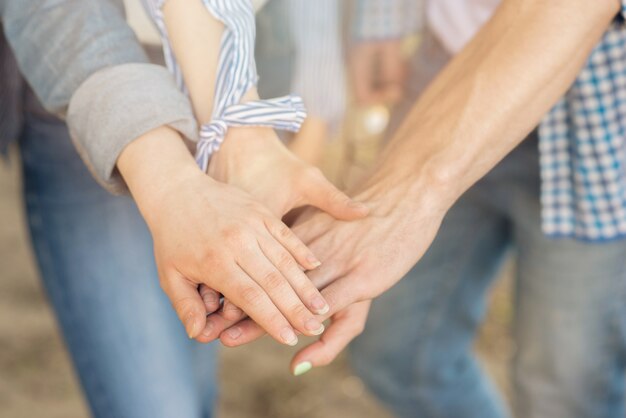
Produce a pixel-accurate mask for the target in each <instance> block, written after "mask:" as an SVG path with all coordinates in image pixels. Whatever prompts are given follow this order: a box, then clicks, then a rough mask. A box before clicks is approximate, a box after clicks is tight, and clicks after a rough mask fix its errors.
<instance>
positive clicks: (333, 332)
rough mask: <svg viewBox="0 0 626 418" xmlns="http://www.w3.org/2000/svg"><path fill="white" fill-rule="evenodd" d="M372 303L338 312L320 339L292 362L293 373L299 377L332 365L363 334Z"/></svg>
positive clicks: (368, 302) (353, 306)
mask: <svg viewBox="0 0 626 418" xmlns="http://www.w3.org/2000/svg"><path fill="white" fill-rule="evenodd" d="M370 304H371V301H370V300H366V301H363V302H358V303H355V304H354V305H350V306H348V307H347V308H345V309H344V310H343V311H340V312H338V313H337V314H336V315H335V316H333V318H332V323H331V324H330V325H329V326H328V327H327V328H326V331H324V333H323V334H322V336H321V337H320V339H319V340H318V341H316V342H314V343H312V344H309V345H308V346H306V347H305V348H303V349H302V350H300V351H298V353H297V354H296V355H295V356H294V357H293V359H292V360H291V371H292V373H293V374H294V375H295V376H299V375H301V374H304V373H306V372H308V371H309V370H311V369H312V368H313V367H321V366H326V365H328V364H330V363H331V362H332V361H333V360H334V359H335V358H336V357H337V356H338V355H339V353H341V352H342V351H343V350H344V349H345V348H346V347H347V346H348V344H350V342H351V341H352V340H353V339H354V338H355V337H357V336H358V335H360V334H361V332H363V329H364V328H365V321H366V320H367V314H368V312H369V308H370Z"/></svg>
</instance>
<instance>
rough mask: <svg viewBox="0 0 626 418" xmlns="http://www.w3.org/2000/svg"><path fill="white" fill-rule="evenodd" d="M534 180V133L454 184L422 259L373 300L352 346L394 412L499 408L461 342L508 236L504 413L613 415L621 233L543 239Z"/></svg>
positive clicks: (480, 310)
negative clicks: (464, 184) (465, 184)
mask: <svg viewBox="0 0 626 418" xmlns="http://www.w3.org/2000/svg"><path fill="white" fill-rule="evenodd" d="M539 185H540V180H539V166H538V151H537V139H536V136H535V135H534V134H533V135H531V137H530V138H528V139H527V140H526V141H525V142H524V143H522V145H521V146H519V147H518V149H516V150H515V151H513V153H512V154H510V155H509V156H508V157H507V158H506V159H505V160H503V161H502V162H501V163H500V164H499V165H498V166H497V167H496V168H495V169H494V170H493V171H492V172H491V173H490V174H488V175H487V176H486V177H485V178H484V179H483V180H481V181H480V182H479V183H477V184H476V185H475V186H474V187H473V188H471V189H470V190H469V191H468V192H467V193H465V195H464V196H463V197H462V198H461V199H460V200H459V201H458V202H457V203H456V205H455V206H454V207H453V208H452V209H451V210H450V212H449V213H448V215H447V216H446V218H445V220H444V222H443V224H442V226H441V229H440V232H439V234H438V236H437V238H436V239H435V241H434V243H433V245H432V247H431V248H430V249H429V250H428V251H427V253H426V255H425V256H424V257H423V258H422V260H421V261H419V262H418V263H417V265H416V266H415V267H414V268H413V269H412V271H411V272H410V273H409V274H408V275H407V276H406V277H405V278H404V279H403V280H402V281H400V283H399V284H397V285H396V286H395V287H394V288H392V289H391V290H389V291H388V292H387V293H385V294H384V295H382V296H381V297H379V298H378V299H376V300H375V301H374V303H373V305H372V309H371V313H370V317H369V320H368V323H367V325H366V329H365V332H364V333H363V334H362V336H361V337H359V338H358V339H357V340H355V342H354V343H353V345H352V347H351V354H352V356H351V357H352V361H353V365H354V367H355V369H356V371H357V372H358V373H359V374H360V376H361V377H362V378H363V379H364V380H365V382H366V383H367V384H368V386H369V387H370V388H371V389H372V390H373V392H374V393H375V394H376V395H378V396H379V397H380V399H382V400H383V401H384V402H385V403H386V404H387V405H388V406H389V407H390V408H391V410H392V411H393V412H395V413H396V414H397V415H398V416H400V417H419V418H431V417H446V418H458V417H462V418H503V417H508V416H509V415H510V412H509V411H508V408H507V406H506V405H505V404H504V402H503V401H502V400H501V398H500V397H499V394H498V392H497V391H496V390H495V388H494V386H493V385H492V383H491V382H490V381H489V379H488V378H487V377H486V376H485V375H484V373H483V372H482V370H481V367H480V365H479V363H478V362H477V361H476V359H475V357H474V353H473V349H472V348H473V347H472V346H473V340H474V337H475V334H476V329H477V327H478V326H479V324H480V322H481V320H482V319H483V316H484V313H485V305H486V302H485V297H486V294H487V292H488V290H489V288H490V286H491V285H492V283H493V281H494V278H495V277H496V273H497V271H498V267H499V266H500V264H501V261H502V259H503V256H504V255H505V254H506V253H507V250H508V249H509V248H511V247H512V248H513V249H514V251H515V253H516V260H517V263H516V274H515V315H514V340H515V346H516V349H515V355H514V359H513V367H512V371H513V373H512V374H513V387H514V395H515V403H514V405H515V406H514V409H515V415H516V416H517V417H519V418H609V417H610V418H622V417H624V412H625V411H624V361H625V360H626V358H625V357H624V354H625V348H626V339H625V336H626V297H625V292H624V288H625V284H626V241H624V240H622V241H614V242H609V243H602V244H592V243H584V242H579V241H575V240H569V239H549V238H546V237H545V236H544V235H543V233H542V232H541V230H540V203H539Z"/></svg>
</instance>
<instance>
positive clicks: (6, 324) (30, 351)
mask: <svg viewBox="0 0 626 418" xmlns="http://www.w3.org/2000/svg"><path fill="white" fill-rule="evenodd" d="M19 187H20V186H19V176H18V167H17V166H16V164H15V160H14V164H12V165H10V166H7V165H6V164H0V417H2V418H27V417H28V418H30V417H49V418H74V417H86V416H88V412H87V408H86V405H85V402H84V400H83V399H82V396H81V393H80V389H79V387H78V385H77V381H76V378H75V376H74V374H73V371H72V368H71V365H70V361H69V359H68V356H67V353H66V351H65V349H64V346H63V343H62V340H61V338H60V336H59V333H58V330H57V327H56V324H55V320H54V317H53V315H52V313H51V311H50V308H49V306H48V304H47V302H46V298H45V295H44V294H43V293H42V289H41V287H40V285H39V282H38V278H37V273H36V270H35V267H34V263H33V257H32V254H31V252H30V248H29V244H28V241H27V238H26V234H25V226H24V219H23V216H22V210H21V203H20V198H19ZM509 287H510V286H509V284H508V281H507V280H503V281H500V284H499V285H498V286H497V287H496V289H495V291H494V292H493V294H492V303H491V307H490V311H489V314H488V320H487V322H486V324H485V325H484V327H483V328H482V330H481V336H480V338H479V341H478V343H477V349H478V352H479V354H480V356H481V358H483V359H484V360H485V364H486V366H487V369H488V370H489V371H490V373H492V375H493V376H495V378H496V380H497V381H498V383H499V384H500V385H501V386H502V387H503V388H504V390H505V392H508V390H507V385H506V374H507V373H506V365H507V362H508V359H509V357H510V353H511V344H510V342H509V334H508V324H509V322H510V317H511V309H510V302H509V299H510V292H509ZM290 351H291V350H289V349H287V348H282V347H278V345H277V344H273V343H272V342H271V341H269V340H267V339H265V340H262V341H260V342H258V343H256V344H254V345H251V346H247V347H243V348H238V349H224V350H222V352H221V358H220V364H221V366H220V367H221V369H220V384H221V399H220V405H219V413H218V416H219V417H222V418H248V417H271V418H293V417H303V418H317V417H319V418H322V417H324V418H328V417H342V418H357V417H358V418H369V417H371V418H374V417H375V418H384V417H387V416H389V415H388V413H387V412H385V410H384V409H383V407H382V406H381V405H379V404H378V403H377V402H376V401H375V400H374V399H373V398H372V396H371V395H369V394H368V393H367V391H366V390H365V388H364V387H363V384H362V382H361V381H360V380H359V379H358V378H357V377H356V376H354V375H353V374H352V373H351V371H350V369H349V368H348V366H347V363H346V360H345V358H340V359H339V360H337V361H336V362H335V363H334V364H333V365H332V366H329V367H327V368H323V369H316V370H313V371H311V372H310V373H309V374H307V375H305V376H302V377H299V378H294V377H292V376H291V375H290V374H289V373H288V370H287V365H288V361H289V358H290Z"/></svg>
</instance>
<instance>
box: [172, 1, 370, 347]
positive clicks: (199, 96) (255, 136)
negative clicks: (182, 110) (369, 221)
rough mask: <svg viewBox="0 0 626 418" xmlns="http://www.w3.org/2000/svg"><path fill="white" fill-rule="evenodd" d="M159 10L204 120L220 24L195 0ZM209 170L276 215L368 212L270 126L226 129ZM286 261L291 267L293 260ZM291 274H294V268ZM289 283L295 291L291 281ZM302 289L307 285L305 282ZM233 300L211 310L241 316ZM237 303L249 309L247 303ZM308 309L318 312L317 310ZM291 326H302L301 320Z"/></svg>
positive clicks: (249, 96) (357, 214)
mask: <svg viewBox="0 0 626 418" xmlns="http://www.w3.org/2000/svg"><path fill="white" fill-rule="evenodd" d="M163 14H164V18H165V24H166V27H167V31H168V34H169V36H170V43H171V46H172V49H173V51H174V53H175V55H176V59H177V63H178V65H179V66H180V68H181V71H182V73H183V78H184V80H185V85H186V86H187V89H188V90H189V95H190V98H191V102H192V105H193V108H194V113H195V115H196V118H197V120H198V121H199V122H200V123H207V122H209V121H210V120H211V118H212V112H213V99H214V96H215V80H216V77H217V64H218V60H219V51H220V41H221V36H222V33H223V30H224V27H223V24H222V23H221V22H219V21H218V20H217V19H215V18H214V17H213V16H212V15H211V14H210V13H209V12H208V11H207V10H206V8H205V7H204V6H203V5H202V3H201V2H199V1H197V0H169V1H168V2H167V3H166V4H165V6H164V8H163ZM256 99H258V94H257V92H256V89H254V88H253V89H251V90H249V91H248V92H247V93H246V95H245V97H244V98H243V99H242V102H246V101H250V100H256ZM208 174H209V175H210V176H211V177H212V178H213V179H215V180H217V181H219V182H222V183H226V184H229V185H231V186H235V187H236V188H238V189H240V190H243V191H245V192H248V193H249V194H250V195H251V196H252V197H254V198H255V199H256V200H257V201H259V202H261V203H263V204H264V205H265V206H266V207H268V208H269V209H270V210H271V212H272V213H273V214H274V215H275V216H276V217H277V218H281V217H282V216H283V215H285V214H286V213H287V212H289V211H290V210H292V209H294V208H296V207H300V206H305V205H312V206H315V207H318V208H320V209H322V210H324V211H326V212H328V213H330V214H331V215H333V216H335V217H337V218H338V219H358V218H361V217H363V216H365V215H367V208H366V207H364V206H363V205H361V204H358V203H355V202H352V201H351V199H350V198H348V197H347V196H346V195H345V194H343V193H342V192H340V191H339V190H338V189H337V188H335V187H334V186H333V185H332V184H331V183H330V182H329V181H328V180H326V178H325V177H324V176H323V175H322V173H321V172H320V171H319V170H318V169H316V168H314V167H311V166H309V165H307V164H306V163H305V162H303V161H302V160H300V159H298V158H297V157H295V156H294V155H293V154H291V153H290V152H289V151H288V150H287V148H285V146H284V145H283V144H282V143H281V142H280V140H279V138H278V136H277V135H276V133H275V132H274V131H273V130H272V129H269V128H263V127H249V128H230V129H229V130H228V132H227V135H226V138H225V140H224V142H223V144H222V146H221V148H220V150H219V151H218V152H217V153H215V154H214V155H213V156H212V157H211V161H210V164H209V168H208ZM250 238H251V237H250ZM232 251H233V252H235V253H239V252H240V249H239V248H236V247H233V248H232ZM284 258H285V259H286V257H284ZM288 263H289V264H290V266H291V267H293V264H294V263H292V262H291V261H289V262H288ZM301 265H302V266H303V267H306V266H305V265H304V264H302V263H301ZM309 268H310V267H309ZM249 273H250V274H253V272H249ZM292 275H295V271H294V272H292ZM298 277H299V278H300V279H299V281H298V282H297V283H298V285H297V286H305V284H304V283H303V282H302V280H301V279H302V278H303V277H305V276H304V274H303V273H302V272H300V274H299V275H298ZM292 284H293V285H294V289H295V290H298V287H295V286H296V285H295V282H294V283H292ZM309 286H310V284H309ZM302 289H303V291H305V290H306V288H305V287H303V288H302ZM201 290H202V291H203V292H204V294H205V296H206V295H208V294H212V296H211V299H215V298H217V297H218V295H217V293H216V291H217V290H218V289H216V288H214V289H210V288H208V289H207V288H205V287H203V288H201ZM225 296H227V295H225ZM232 301H234V300H233V299H231V298H230V297H225V299H224V304H223V308H222V309H220V310H219V312H218V313H217V314H216V315H221V316H223V317H224V318H227V319H228V318H240V317H241V316H242V315H243V312H242V310H241V309H240V308H239V307H237V305H238V304H237V303H232ZM275 303H276V304H277V306H278V305H281V306H283V309H285V308H286V306H285V305H286V304H293V303H295V302H294V301H293V300H291V301H289V300H281V301H276V300H275ZM300 306H302V305H300ZM208 308H209V306H207V309H208ZM241 308H243V310H245V311H246V312H247V313H250V312H248V311H247V310H246V306H241ZM207 312H208V310H207ZM313 312H315V313H319V310H318V311H313ZM288 318H289V317H288ZM309 320H310V318H309ZM312 323H314V322H312ZM292 325H294V327H296V329H297V330H300V331H302V326H301V324H299V323H296V324H294V323H292ZM305 332H306V331H305ZM308 332H309V333H310V331H308ZM204 334H206V330H203V331H202V332H201V333H200V335H198V334H194V336H197V337H198V338H197V339H198V341H203V335H204Z"/></svg>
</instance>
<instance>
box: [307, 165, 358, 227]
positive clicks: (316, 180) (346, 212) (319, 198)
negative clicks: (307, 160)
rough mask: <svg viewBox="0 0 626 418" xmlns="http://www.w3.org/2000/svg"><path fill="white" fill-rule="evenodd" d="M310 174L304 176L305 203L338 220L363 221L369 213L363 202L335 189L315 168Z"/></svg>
mask: <svg viewBox="0 0 626 418" xmlns="http://www.w3.org/2000/svg"><path fill="white" fill-rule="evenodd" d="M309 173H310V174H308V175H307V176H304V177H303V179H302V180H301V181H303V182H305V184H304V185H303V187H302V190H305V191H306V192H305V193H304V203H306V204H309V205H311V206H315V207H316V208H319V209H321V210H323V211H324V212H326V213H328V214H329V215H331V216H333V217H334V218H336V219H341V220H345V221H352V220H355V219H361V218H363V217H365V216H367V214H368V213H369V208H368V207H367V206H365V205H364V204H363V203H361V202H357V201H354V200H352V199H350V198H349V197H348V196H347V195H346V194H345V193H343V192H342V191H341V190H339V189H338V188H337V187H335V186H334V185H333V184H332V183H331V182H330V181H328V179H327V178H326V177H324V175H323V174H322V172H321V171H320V170H319V169H317V168H314V169H312V170H311V171H309Z"/></svg>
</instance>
